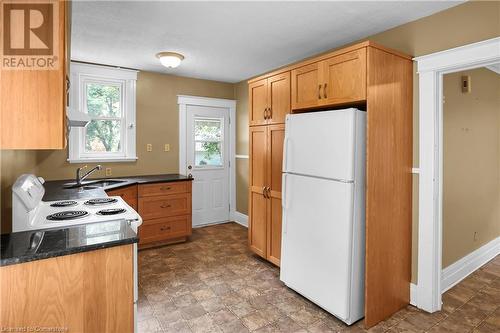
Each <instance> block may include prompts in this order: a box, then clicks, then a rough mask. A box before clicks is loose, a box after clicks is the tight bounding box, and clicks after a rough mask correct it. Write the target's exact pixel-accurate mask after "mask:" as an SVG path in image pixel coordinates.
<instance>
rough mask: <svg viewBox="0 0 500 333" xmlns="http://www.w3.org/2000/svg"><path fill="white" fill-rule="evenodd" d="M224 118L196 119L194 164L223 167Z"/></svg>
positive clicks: (200, 166)
mask: <svg viewBox="0 0 500 333" xmlns="http://www.w3.org/2000/svg"><path fill="white" fill-rule="evenodd" d="M222 121H223V120H222V119H209V118H195V119H194V165H195V167H198V168H203V167H223V166H224V154H223V148H222V147H224V144H223V142H224V141H223V139H224V138H223V133H224V128H223V126H224V124H223V122H222Z"/></svg>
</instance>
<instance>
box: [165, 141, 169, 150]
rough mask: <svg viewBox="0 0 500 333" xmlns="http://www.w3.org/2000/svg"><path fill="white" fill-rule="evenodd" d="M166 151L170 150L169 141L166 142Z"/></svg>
mask: <svg viewBox="0 0 500 333" xmlns="http://www.w3.org/2000/svg"><path fill="white" fill-rule="evenodd" d="M164 150H165V151H170V144H168V143H165V149H164Z"/></svg>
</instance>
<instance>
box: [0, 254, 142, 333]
mask: <svg viewBox="0 0 500 333" xmlns="http://www.w3.org/2000/svg"><path fill="white" fill-rule="evenodd" d="M133 267H134V252H133V247H132V244H128V245H121V246H114V247H108V248H105V249H100V250H94V251H89V252H82V253H75V254H71V255H63V256H59V257H53V258H47V259H43V260H35V261H31V262H25V263H20V264H15V265H9V266H4V267H0V281H1V285H0V304H2V306H1V307H0V322H1V323H2V327H5V328H7V327H10V328H12V329H13V330H14V331H16V330H15V329H14V328H19V329H20V330H19V331H21V328H28V329H27V330H23V331H24V332H30V331H32V332H37V331H39V332H43V331H48V330H43V328H53V330H50V331H64V332H82V333H96V332H116V333H118V332H120V333H121V332H123V333H132V332H134V273H133V271H134V268H133ZM30 328H31V329H30ZM38 329H40V330H38ZM56 329H59V330H56Z"/></svg>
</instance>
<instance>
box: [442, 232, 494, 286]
mask: <svg viewBox="0 0 500 333" xmlns="http://www.w3.org/2000/svg"><path fill="white" fill-rule="evenodd" d="M499 254H500V237H497V238H495V239H494V240H492V241H490V242H489V243H486V244H485V245H483V246H481V247H480V248H479V249H477V250H475V251H473V252H471V253H469V254H468V255H466V256H465V257H463V258H461V259H459V260H457V261H456V262H454V263H453V264H451V265H450V266H448V267H446V268H445V269H443V272H442V274H441V278H442V280H441V281H442V282H441V293H444V292H446V291H447V290H448V289H450V288H452V287H453V286H454V285H456V284H457V283H459V282H460V281H462V280H463V279H465V278H466V277H467V276H469V275H470V274H471V273H472V272H474V271H475V270H477V269H478V268H479V267H481V266H483V265H484V264H486V263H487V262H488V261H490V260H491V259H493V258H495V257H496V256H497V255H499Z"/></svg>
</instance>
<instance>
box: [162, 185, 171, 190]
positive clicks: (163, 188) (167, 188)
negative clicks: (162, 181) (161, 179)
mask: <svg viewBox="0 0 500 333" xmlns="http://www.w3.org/2000/svg"><path fill="white" fill-rule="evenodd" d="M170 189H171V187H170V186H168V187H160V190H161V191H168V190H170Z"/></svg>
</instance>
